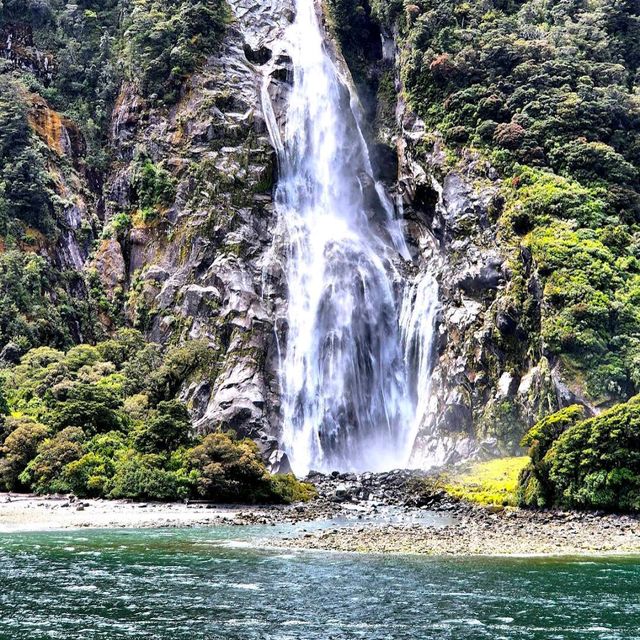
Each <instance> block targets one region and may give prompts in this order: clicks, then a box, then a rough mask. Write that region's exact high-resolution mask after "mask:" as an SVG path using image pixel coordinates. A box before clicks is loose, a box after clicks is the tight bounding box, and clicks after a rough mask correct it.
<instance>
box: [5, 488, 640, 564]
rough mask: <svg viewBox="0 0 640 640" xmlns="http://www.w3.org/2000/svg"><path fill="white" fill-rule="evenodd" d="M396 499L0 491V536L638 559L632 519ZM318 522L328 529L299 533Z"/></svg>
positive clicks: (638, 534)
mask: <svg viewBox="0 0 640 640" xmlns="http://www.w3.org/2000/svg"><path fill="white" fill-rule="evenodd" d="M394 502H395V501H391V502H387V503H384V502H382V501H342V502H338V501H335V500H333V501H332V500H330V499H327V498H326V497H321V498H319V499H318V500H315V501H312V502H310V503H304V504H293V505H267V506H262V505H259V506H257V505H221V504H208V503H176V502H172V503H158V502H132V501H126V500H100V499H88V500H85V499H77V498H74V497H73V496H46V497H44V496H37V495H31V494H6V493H5V494H0V534H12V533H37V532H47V531H64V530H80V529H150V528H191V527H216V526H247V525H259V526H260V525H262V526H276V525H279V524H298V525H301V526H299V527H298V531H297V532H296V530H293V531H290V532H288V533H286V534H284V535H282V534H279V535H276V536H273V537H265V538H261V539H260V540H258V541H257V546H259V547H260V548H263V549H272V550H300V551H304V550H310V551H323V552H338V553H365V554H366V553H371V554H387V555H392V554H408V555H424V556H432V557H450V558H451V557H474V556H484V557H514V558H515V557H559V556H582V557H589V556H591V557H603V556H614V555H619V556H634V555H640V516H637V515H619V514H602V513H593V512H574V511H568V512H563V511H529V510H523V509H517V508H505V509H501V510H497V511H496V510H495V509H487V508H484V507H480V506H477V505H471V504H467V503H462V502H460V503H451V502H444V503H442V504H441V505H440V506H439V505H437V504H436V505H431V506H427V507H417V506H406V505H401V504H398V503H397V502H395V503H394ZM337 519H339V522H338V520H337ZM322 521H325V522H326V526H325V525H324V522H323V524H321V525H320V528H318V527H317V526H312V527H309V530H308V529H307V528H305V527H304V526H303V525H304V523H310V524H311V523H318V522H322Z"/></svg>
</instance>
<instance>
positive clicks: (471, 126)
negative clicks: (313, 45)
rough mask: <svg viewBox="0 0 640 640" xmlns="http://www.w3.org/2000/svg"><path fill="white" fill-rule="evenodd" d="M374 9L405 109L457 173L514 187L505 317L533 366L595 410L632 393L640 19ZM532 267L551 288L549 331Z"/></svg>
mask: <svg viewBox="0 0 640 640" xmlns="http://www.w3.org/2000/svg"><path fill="white" fill-rule="evenodd" d="M343 5H344V3H343ZM344 6H351V5H344ZM371 6H372V13H373V15H374V16H376V17H377V18H378V20H379V21H380V22H381V23H382V24H384V25H386V27H387V28H388V29H390V28H391V26H392V25H393V24H395V25H397V26H398V28H399V32H400V38H399V44H400V50H401V69H400V71H401V77H402V81H403V85H404V89H405V93H406V98H407V99H408V102H409V104H410V106H411V108H412V109H413V111H415V112H416V113H417V114H418V115H419V116H420V117H422V118H423V119H424V121H425V123H426V126H427V130H430V131H432V132H434V133H437V134H439V135H440V136H441V137H442V138H443V140H444V144H445V151H446V155H447V158H448V161H449V163H450V164H451V165H456V164H459V165H460V166H461V167H462V166H464V163H465V162H466V161H467V160H465V159H468V158H469V151H471V152H472V153H473V154H475V156H480V157H484V158H485V159H487V160H488V161H489V162H490V164H491V165H492V166H493V167H494V168H495V169H497V170H498V172H499V174H500V176H501V177H502V178H503V182H502V185H503V188H502V191H503V193H502V195H503V198H504V207H503V210H502V212H498V213H499V214H501V215H500V217H499V219H498V234H499V237H500V239H501V240H502V241H503V242H505V243H506V245H507V246H511V247H512V257H511V261H510V262H511V263H510V265H509V266H510V269H511V272H512V274H513V278H512V281H511V283H510V286H509V288H508V290H507V292H506V294H505V295H506V296H507V297H509V298H511V303H509V301H508V300H504V301H503V302H504V303H505V304H506V305H510V306H511V308H513V309H517V310H518V322H519V324H520V327H521V329H523V330H524V332H526V333H527V334H528V335H529V341H530V351H531V352H533V353H537V352H539V350H540V347H539V346H537V345H538V344H539V343H540V342H539V336H540V334H542V338H543V343H542V348H543V352H544V353H545V355H549V356H552V357H554V358H558V359H560V360H561V362H562V363H563V365H564V367H563V370H564V372H565V375H566V376H567V377H572V378H573V379H574V381H575V382H576V383H578V384H579V385H580V386H581V388H582V389H583V390H584V392H585V393H586V394H587V396H590V397H591V399H592V400H593V401H594V402H596V403H611V402H613V401H616V400H624V399H627V398H629V397H630V396H631V395H633V394H634V393H637V392H638V391H639V390H640V385H639V383H640V380H639V379H638V372H637V363H638V362H639V361H640V352H639V350H638V349H639V342H638V336H640V315H639V314H638V311H637V298H638V291H637V288H638V282H640V280H639V275H640V262H639V261H638V258H639V253H638V246H639V245H638V231H639V229H640V228H639V226H638V225H639V223H640V152H639V150H640V102H639V101H638V97H637V93H638V64H639V61H640V5H639V4H638V3H637V2H635V1H633V0H622V1H621V2H614V1H613V0H594V1H593V2H586V1H583V0H576V1H573V0H572V1H568V2H555V1H554V2H542V1H541V0H517V1H516V0H490V1H489V2H484V1H483V2H478V1H476V0H471V1H467V2H457V1H455V0H444V2H442V1H440V0H416V1H415V2H411V3H401V2H399V1H398V0H372V2H371ZM358 11H359V10H358V8H357V7H355V8H353V7H352V8H351V9H350V11H349V12H348V13H349V15H348V16H347V17H346V18H343V23H344V25H345V28H348V27H349V25H350V24H351V23H352V22H353V23H354V24H357V21H356V22H354V20H355V17H357V15H358ZM335 15H338V14H335ZM338 31H339V30H338ZM428 142H429V140H428V139H425V141H424V143H423V144H424V145H425V148H427V147H428V146H429V144H428ZM485 178H486V176H483V175H478V179H485ZM523 255H525V256H531V258H532V259H533V261H532V265H533V269H534V273H535V274H536V276H537V277H538V278H539V280H540V284H541V289H542V293H543V296H542V304H541V309H540V310H541V316H542V317H541V320H540V318H539V315H540V314H539V313H537V312H536V313H533V314H532V313H531V310H532V309H534V308H538V307H539V306H540V305H539V304H538V301H537V300H534V299H533V297H532V292H531V290H530V288H529V287H528V285H527V283H528V280H529V275H528V274H524V273H523V271H524V270H525V267H524V265H523V258H522V256H523ZM535 270H537V271H535ZM540 322H541V326H540Z"/></svg>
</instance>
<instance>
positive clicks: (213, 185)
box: [94, 0, 288, 470]
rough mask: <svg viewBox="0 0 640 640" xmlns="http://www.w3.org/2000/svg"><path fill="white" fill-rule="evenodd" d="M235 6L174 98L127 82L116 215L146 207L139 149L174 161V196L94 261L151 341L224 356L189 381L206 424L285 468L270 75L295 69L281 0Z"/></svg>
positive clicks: (162, 161)
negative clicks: (252, 443)
mask: <svg viewBox="0 0 640 640" xmlns="http://www.w3.org/2000/svg"><path fill="white" fill-rule="evenodd" d="M229 5H230V7H231V10H232V11H233V14H234V20H233V22H232V24H231V25H230V26H229V27H228V29H227V33H226V35H225V37H224V40H223V42H222V45H221V48H220V50H219V51H218V52H216V54H214V55H212V56H211V57H210V58H209V59H208V60H207V62H206V64H205V65H204V67H203V68H202V70H201V71H199V72H198V73H197V74H195V75H194V76H193V77H192V78H190V79H189V80H188V82H187V84H186V86H185V87H184V89H183V92H182V97H181V99H180V100H179V102H178V103H177V104H176V105H175V106H173V107H171V108H154V107H152V106H151V105H150V104H147V103H145V100H144V99H143V98H142V97H141V96H140V95H138V94H137V92H136V89H135V87H134V86H133V85H131V84H125V85H124V86H123V87H122V89H121V92H120V95H119V97H118V100H117V102H116V106H115V109H114V113H113V117H112V123H111V138H112V146H113V148H114V150H115V153H116V155H117V158H118V161H117V162H116V163H115V167H116V168H115V169H114V170H113V172H112V173H111V175H110V176H109V177H108V180H107V184H106V192H107V193H108V194H109V196H108V198H107V204H106V212H105V213H106V222H107V224H108V223H109V221H110V220H113V219H114V217H115V216H116V215H117V214H118V213H119V212H121V211H128V210H132V209H134V208H135V207H134V206H133V204H134V202H133V199H134V197H135V193H134V192H135V188H134V181H135V176H134V173H133V172H134V169H132V165H133V164H134V163H135V158H136V157H138V156H139V155H140V153H141V151H142V152H143V153H144V155H145V156H146V157H148V158H149V159H150V161H151V162H153V163H154V164H155V165H159V166H163V167H164V168H166V169H167V170H168V171H169V172H170V174H171V176H172V177H173V179H175V183H176V198H175V202H174V203H173V204H172V205H171V206H170V207H169V209H168V210H166V211H164V212H163V214H162V216H161V217H160V218H159V219H157V220H154V221H152V222H150V223H140V222H137V223H134V225H133V228H132V229H131V230H130V231H128V232H127V233H126V235H125V236H124V237H122V238H120V239H119V240H118V241H116V240H115V239H111V240H108V241H105V242H104V243H103V245H102V246H101V248H100V250H99V251H98V254H97V256H96V259H95V261H94V266H96V267H97V271H98V273H99V274H100V277H101V280H102V285H103V287H104V288H105V290H106V291H107V292H112V294H113V292H115V290H116V289H117V288H118V287H121V288H122V289H123V290H124V291H125V299H126V300H127V302H126V305H125V308H124V311H125V313H126V316H127V317H128V319H129V320H130V321H131V322H132V323H133V324H134V325H136V324H137V325H138V326H140V325H141V324H142V323H143V322H146V325H142V326H145V328H146V330H147V334H148V337H149V338H150V339H152V340H155V341H158V342H168V341H172V342H173V341H177V340H194V339H204V340H206V341H207V342H208V344H209V347H210V349H211V352H212V355H213V358H212V360H213V364H212V366H211V368H210V370H209V371H208V372H206V373H205V374H204V375H203V379H201V380H194V381H193V382H192V383H191V384H190V385H189V386H188V387H187V388H186V389H185V390H184V393H183V397H184V399H185V400H186V401H187V403H188V405H189V407H190V409H191V412H192V416H193V418H194V421H195V425H196V428H197V429H198V431H200V432H208V431H212V430H215V429H219V428H222V429H233V430H234V431H236V432H237V433H238V434H239V435H241V436H248V437H252V438H254V439H256V441H258V442H259V444H260V445H261V446H262V448H263V449H264V454H265V457H267V458H273V462H274V464H275V465H276V466H279V467H281V468H282V469H284V470H286V468H287V461H286V456H283V454H282V452H280V451H279V450H278V448H277V437H278V435H279V433H278V428H279V424H278V419H277V412H278V399H277V398H278V384H277V378H276V365H277V359H276V358H275V357H274V356H273V355H272V354H274V353H275V352H276V351H277V349H276V345H275V339H274V328H273V317H274V315H275V310H276V309H278V308H280V307H282V305H283V304H284V302H283V298H284V295H283V285H282V281H281V279H280V277H281V268H280V267H279V266H278V261H277V260H276V259H275V257H274V256H273V255H272V253H273V252H272V250H271V244H272V232H273V227H274V225H275V223H276V220H275V214H274V210H273V204H272V201H271V200H272V198H271V193H272V185H273V182H274V178H275V173H276V167H275V154H274V151H273V148H272V146H271V142H270V140H269V137H268V132H267V127H266V123H265V118H264V115H263V113H262V104H261V89H262V85H263V79H264V77H265V76H267V75H269V74H274V75H275V76H277V75H278V74H277V69H283V68H285V65H286V61H283V60H282V59H279V58H278V57H277V56H276V57H275V58H274V54H273V50H274V43H276V42H277V41H278V39H279V38H280V37H281V34H282V30H283V28H284V27H285V26H286V24H287V23H288V17H287V14H286V12H284V11H283V9H282V5H281V3H275V2H273V3H271V2H265V3H254V2H249V1H248V0H232V1H231V2H230V3H229ZM274 70H275V71H276V72H275V73H274ZM280 82H281V80H279V79H278V78H276V80H274V85H275V86H276V89H277V86H278V84H279V83H280ZM277 116H278V117H280V118H281V117H282V116H281V114H277ZM113 297H115V296H113Z"/></svg>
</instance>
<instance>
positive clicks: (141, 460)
mask: <svg viewBox="0 0 640 640" xmlns="http://www.w3.org/2000/svg"><path fill="white" fill-rule="evenodd" d="M164 465H165V458H164V457H163V456H159V455H144V454H140V453H137V452H136V451H133V450H131V449H129V450H126V451H123V452H121V453H120V454H119V456H118V458H117V459H116V463H115V473H114V475H113V477H112V478H111V479H110V480H109V482H108V483H107V484H106V487H105V490H106V492H107V495H108V496H109V497H110V498H131V499H136V500H180V499H183V498H186V497H187V496H188V495H189V493H190V489H191V487H190V481H189V478H188V477H187V476H186V475H184V474H181V473H179V472H176V471H168V470H167V469H166V468H165V466H164Z"/></svg>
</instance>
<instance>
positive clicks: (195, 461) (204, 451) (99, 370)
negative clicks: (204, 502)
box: [0, 329, 313, 502]
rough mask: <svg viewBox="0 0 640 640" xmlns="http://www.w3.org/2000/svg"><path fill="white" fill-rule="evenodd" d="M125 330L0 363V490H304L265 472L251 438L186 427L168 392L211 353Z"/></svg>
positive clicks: (172, 496)
mask: <svg viewBox="0 0 640 640" xmlns="http://www.w3.org/2000/svg"><path fill="white" fill-rule="evenodd" d="M210 357H211V356H210V354H209V350H208V347H207V345H206V344H205V343H202V342H190V343H187V344H185V345H182V346H178V347H173V348H170V349H167V350H163V349H162V348H161V347H160V346H159V345H156V344H149V343H147V342H145V340H144V338H143V336H142V335H141V334H139V333H138V332H136V331H133V330H129V329H125V330H121V331H119V332H118V333H117V335H116V336H114V338H112V339H109V340H106V341H103V342H100V343H98V344H97V345H95V346H91V345H86V344H82V345H78V346H76V347H73V348H71V349H69V350H68V351H66V352H63V351H58V350H55V349H52V348H49V347H40V348H37V349H32V350H31V351H29V352H28V353H27V354H26V355H25V356H24V357H23V358H22V361H21V362H20V364H18V365H16V366H14V367H11V368H8V369H4V370H2V371H1V372H0V379H1V381H2V388H3V389H4V392H3V395H2V402H1V403H0V411H2V413H3V414H4V417H3V419H2V428H1V429H0V488H3V489H7V490H12V491H28V490H31V491H35V492H37V493H50V492H68V491H73V492H74V493H76V494H77V495H79V496H94V497H95V496H102V497H109V498H134V499H155V500H176V499H182V498H188V497H193V498H195V497H203V498H208V499H212V500H217V501H221V502H228V501H238V502H254V501H257V502H289V501H293V500H298V499H309V498H310V497H312V495H313V492H312V490H311V489H310V488H309V487H308V486H307V485H304V484H302V483H299V482H298V481H297V480H295V478H294V477H293V476H281V477H273V476H271V475H269V474H268V473H267V471H266V469H265V466H264V464H263V462H262V460H261V458H260V455H259V451H258V448H257V446H256V445H255V444H254V443H253V442H252V441H251V440H237V439H236V438H235V437H234V436H233V435H232V434H228V433H222V432H219V433H213V434H210V435H207V436H206V437H201V436H197V435H195V434H194V432H193V429H192V426H191V421H190V418H189V413H188V411H187V409H186V407H185V405H184V404H183V403H182V402H180V401H179V400H178V399H177V393H178V391H179V389H180V386H181V385H182V383H183V382H185V381H186V380H187V379H189V378H190V376H191V375H193V374H194V373H195V372H197V371H198V370H199V369H201V368H202V367H204V366H206V363H207V359H208V358H210Z"/></svg>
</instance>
